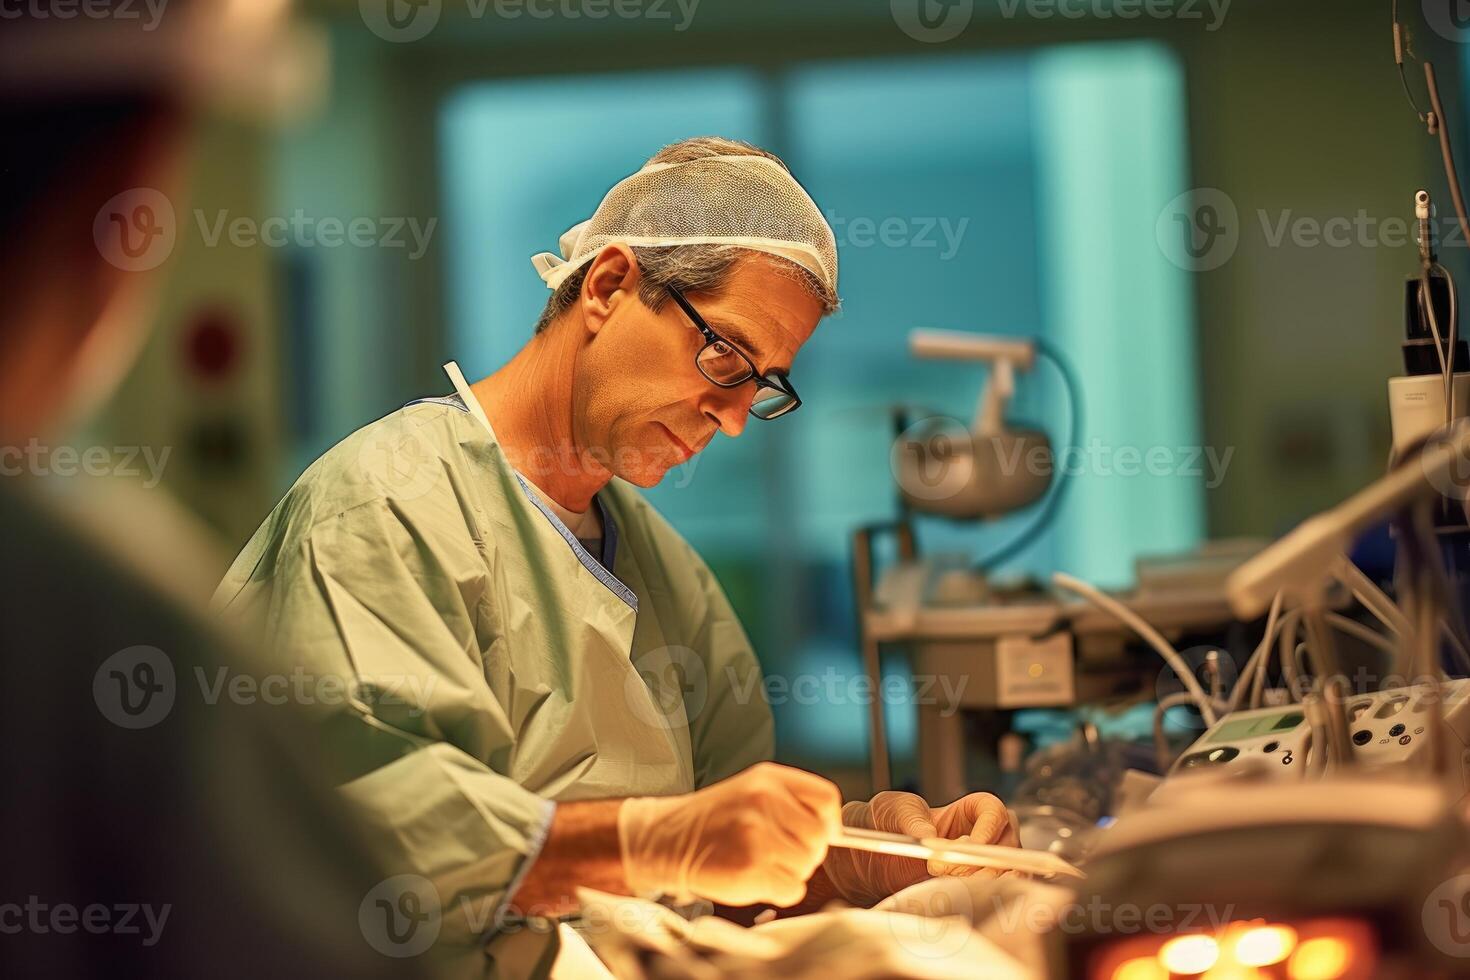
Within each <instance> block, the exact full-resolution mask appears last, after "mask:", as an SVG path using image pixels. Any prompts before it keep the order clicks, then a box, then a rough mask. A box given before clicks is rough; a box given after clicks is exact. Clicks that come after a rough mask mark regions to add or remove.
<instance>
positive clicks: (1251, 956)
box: [1235, 926, 1296, 966]
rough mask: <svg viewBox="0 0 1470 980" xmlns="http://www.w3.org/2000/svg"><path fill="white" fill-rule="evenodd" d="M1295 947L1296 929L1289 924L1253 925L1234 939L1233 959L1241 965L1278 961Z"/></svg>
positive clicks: (1266, 963)
mask: <svg viewBox="0 0 1470 980" xmlns="http://www.w3.org/2000/svg"><path fill="white" fill-rule="evenodd" d="M1295 948H1296V930H1295V929H1293V928H1292V927H1291V926H1255V927H1253V928H1250V929H1247V930H1246V931H1245V932H1243V933H1241V934H1240V937H1239V938H1238V939H1236V940H1235V961H1236V962H1237V963H1240V964H1241V965H1243V966H1270V965H1271V964H1272V963H1280V962H1281V961H1282V960H1284V959H1286V958H1287V957H1288V956H1290V955H1291V951H1292V950H1293V949H1295Z"/></svg>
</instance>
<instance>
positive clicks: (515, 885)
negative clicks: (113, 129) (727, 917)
mask: <svg viewBox="0 0 1470 980" xmlns="http://www.w3.org/2000/svg"><path fill="white" fill-rule="evenodd" d="M533 262H534V264H535V266H536V268H537V270H538V271H539V272H540V274H541V276H542V278H543V279H544V280H545V281H546V283H547V284H548V286H550V287H551V289H552V291H553V292H552V296H551V299H550V301H549V303H548V305H547V307H546V310H545V312H544V313H543V315H542V317H541V320H540V322H539V323H538V324H537V326H536V329H535V332H534V335H533V336H532V337H531V339H530V341H529V342H528V343H527V344H526V345H525V347H524V348H523V349H522V350H521V351H520V352H519V353H518V354H516V355H515V357H514V358H513V359H512V360H511V361H510V362H509V363H508V364H506V365H505V366H504V367H502V368H501V369H500V370H498V371H497V372H495V373H494V374H492V375H491V376H489V377H487V378H484V379H483V380H480V381H478V382H477V383H474V384H467V383H466V382H465V380H464V378H463V376H462V375H461V374H460V373H459V370H458V368H457V367H456V366H455V365H453V364H450V365H448V367H447V370H448V372H449V374H450V378H451V380H452V381H453V383H454V388H455V390H454V393H453V394H451V395H448V396H447V397H437V398H427V399H424V400H421V401H418V402H414V403H411V404H409V405H408V406H407V407H405V408H404V409H402V410H400V411H398V412H396V413H394V414H392V415H389V416H388V417H386V418H383V419H380V420H379V421H377V422H374V423H372V424H371V425H369V426H367V427H365V428H363V429H360V430H358V431H357V432H355V433H353V434H352V435H351V436H349V437H348V438H347V439H345V440H344V441H342V442H341V443H340V444H338V445H337V446H336V447H334V448H333V449H331V450H330V451H329V452H327V453H326V454H325V455H324V456H323V457H321V458H320V459H318V460H317V461H316V462H315V463H314V464H313V465H312V466H311V467H309V468H308V469H307V471H306V472H305V473H304V474H303V475H302V477H301V478H300V479H299V480H298V481H297V483H296V484H295V486H293V487H292V488H291V490H290V491H289V492H288V493H287V495H286V497H285V498H284V499H283V500H282V501H281V502H280V503H279V504H278V505H277V507H276V508H275V510H274V511H273V512H272V513H271V514H270V516H269V517H268V518H267V519H266V521H265V523H264V524H263V525H262V526H261V527H260V529H259V530H258V531H257V532H256V534H255V535H254V537H253V538H252V539H251V541H250V542H249V544H248V545H247V546H246V548H245V549H244V551H243V552H242V553H241V554H240V556H239V557H238V559H237V560H236V561H235V563H234V566H233V567H232V568H231V570H230V572H229V574H228V576H227V577H226V578H225V580H224V582H223V583H222V584H221V585H220V587H219V590H218V591H217V593H216V596H215V603H216V606H217V607H219V608H221V609H223V610H226V611H228V612H231V613H241V612H244V613H248V614H251V615H254V616H259V617H262V618H263V619H264V621H265V623H266V625H267V627H268V628H269V629H270V631H271V635H272V636H273V638H274V640H275V642H274V643H273V644H270V645H269V648H270V649H271V650H272V651H275V652H276V653H277V654H284V655H285V656H288V657H289V658H290V659H291V664H290V665H283V668H285V669H289V667H298V666H302V665H304V667H305V669H306V670H308V671H309V672H312V673H317V674H324V675H336V676H342V677H344V678H346V680H347V683H348V686H349V690H350V691H351V695H350V697H348V698H346V699H344V702H343V703H342V704H340V705H337V706H334V707H333V708H331V709H328V710H324V711H323V712H322V723H323V729H322V730H323V732H324V737H325V738H326V740H327V742H328V744H329V745H330V746H331V747H332V749H333V751H334V752H335V753H337V754H339V755H340V756H341V757H343V758H344V759H346V760H349V768H350V770H351V772H350V776H351V778H350V779H349V780H348V781H347V782H346V783H345V785H344V786H343V793H344V794H345V796H346V797H347V798H348V799H349V800H350V801H352V802H353V803H354V804H355V805H356V806H357V808H358V809H359V812H360V813H362V814H363V818H364V820H365V821H366V822H367V824H368V825H369V826H370V827H371V832H372V835H373V837H374V838H375V839H376V840H377V841H378V844H379V847H380V854H379V855H378V856H379V858H380V859H381V860H382V861H383V862H385V863H386V864H388V865H389V866H390V867H392V868H395V869H398V870H400V871H403V872H405V873H407V872H412V873H414V874H417V875H421V876H423V877H424V878H426V879H427V880H428V881H430V882H432V884H433V889H434V891H435V893H436V896H437V898H438V900H439V902H440V906H441V908H442V909H443V910H444V917H445V929H446V931H448V932H452V933H454V934H456V935H458V936H459V937H460V938H462V939H464V940H465V941H467V942H481V943H483V942H484V941H487V940H491V939H493V938H494V933H495V932H496V930H497V929H498V928H503V927H504V926H505V924H506V923H508V922H513V921H516V920H517V919H518V918H519V917H521V916H528V915H536V916H552V917H554V916H558V915H563V914H568V913H572V912H574V911H575V910H576V908H577V899H576V887H577V886H590V887H592V888H597V889H601V890H604V891H608V892H614V893H619V894H635V895H664V896H668V897H670V898H672V899H675V900H683V899H688V898H701V899H707V900H709V901H711V902H714V903H717V904H719V905H722V906H752V905H757V904H772V905H777V906H782V907H798V908H801V909H807V908H816V907H819V906H820V905H821V904H822V903H824V902H825V901H827V900H830V899H832V898H842V899H845V900H847V901H849V902H852V903H854V904H861V905H870V904H872V903H874V902H876V901H878V900H879V899H881V898H883V897H885V896H887V895H888V894H891V893H892V892H893V891H895V890H897V889H899V888H902V887H904V886H906V885H909V884H912V883H914V882H916V881H919V880H922V879H923V878H926V877H928V874H929V872H931V871H933V872H941V873H961V874H962V873H973V872H972V869H955V868H950V867H942V868H940V867H936V868H927V869H926V867H925V865H924V863H923V862H920V861H915V860H912V859H900V858H890V857H875V856H871V855H866V854H863V855H859V854H857V853H855V852H850V851H846V850H843V849H839V848H833V849H831V850H828V844H827V842H828V840H829V838H830V836H831V835H832V833H833V832H834V830H835V829H836V828H837V827H838V825H839V824H840V823H846V824H849V825H855V826H866V827H872V828H876V829H882V830H890V831H896V832H902V833H908V834H916V835H922V836H946V837H961V836H969V837H971V838H973V839H976V840H978V841H980V842H983V843H1008V844H1013V845H1014V844H1015V843H1016V838H1015V833H1014V830H1013V826H1012V823H1011V821H1010V820H1009V815H1008V813H1007V811H1006V809H1005V807H1004V806H1003V805H1002V804H1001V803H1000V801H998V800H997V799H996V798H995V797H993V796H990V795H988V794H983V793H977V794H972V795H970V796H967V797H965V798H963V799H961V800H959V801H956V802H954V803H951V804H949V805H948V806H944V807H937V808H931V807H929V806H928V804H927V803H925V802H924V801H923V800H921V799H920V798H918V797H917V796H913V795H911V794H905V793H882V794H879V795H878V796H877V797H876V798H875V799H874V800H872V801H871V802H868V803H863V802H850V803H848V804H846V806H845V807H844V806H843V805H842V803H841V800H840V798H839V794H838V791H837V789H836V787H835V786H833V785H832V784H831V783H830V782H828V781H827V780H825V779H822V778H820V777H818V776H815V775H812V774H810V773H807V772H803V771H800V770H797V769H792V768H789V767H785V766H779V765H775V764H773V763H771V762H769V761H767V760H769V759H770V758H771V756H772V754H773V750H774V746H773V736H772V723H771V715H770V710H769V706H768V705H767V704H766V702H765V701H764V699H763V698H762V697H761V695H760V693H759V692H760V691H762V690H763V688H762V685H761V684H760V683H759V671H760V666H759V663H758V662H757V660H756V657H755V655H754V653H753V652H752V650H751V646H750V643H749V641H748V640H747V638H746V635H745V632H744V631H743V629H742V628H741V625H740V623H739V621H738V620H737V619H736V616H735V613H734V611H733V610H732V608H731V606H730V603H729V602H728V601H727V600H726V598H725V595H724V593H723V592H722V591H721V588H720V585H719V583H718V582H716V581H715V578H714V576H713V575H712V574H711V573H710V570H709V568H708V567H707V566H706V565H705V563H704V562H703V561H702V560H701V559H700V557H699V555H697V554H696V553H695V552H694V550H693V549H692V548H691V547H690V546H689V544H688V543H687V542H685V541H684V539H683V538H681V537H680V536H679V534H678V533H677V532H676V531H675V530H674V529H673V528H672V527H671V526H670V525H669V524H668V523H667V522H666V521H664V520H663V519H662V518H661V517H660V516H659V515H658V514H657V513H656V512H655V511H654V510H653V509H652V508H651V507H650V506H649V505H648V503H647V502H645V500H644V499H643V497H642V496H641V495H640V494H639V493H638V491H637V490H636V489H635V488H636V487H651V486H653V485H655V484H657V483H658V482H659V481H660V480H661V479H662V478H663V477H664V475H665V473H666V472H667V471H668V470H669V469H670V468H671V467H673V466H676V465H678V464H680V463H682V462H684V461H686V460H688V459H689V458H690V457H692V456H694V455H695V454H697V453H699V452H701V451H702V450H704V449H705V447H706V446H707V445H708V444H709V443H710V441H711V440H712V439H713V438H714V437H715V435H716V434H717V433H724V434H725V435H726V436H730V437H734V436H738V435H740V433H741V432H742V431H743V430H744V428H745V426H746V424H747V423H748V422H749V421H750V419H751V418H752V417H754V418H755V419H757V420H759V421H760V424H779V421H778V420H779V418H780V417H781V416H783V415H786V414H789V413H790V412H793V411H795V410H796V409H797V408H798V407H799V406H800V404H801V401H800V398H799V396H798V395H797V393H796V388H795V386H794V384H793V380H792V377H793V362H794V361H795V359H796V355H797V352H798V351H799V350H800V349H801V346H802V344H804V343H805V342H806V341H807V340H808V339H809V338H810V337H811V336H812V332H813V331H814V330H815V329H816V327H817V323H818V321H820V320H821V318H822V317H823V315H825V314H827V313H830V312H832V311H833V310H834V309H835V308H836V307H837V302H838V300H837V293H836V286H837V255H836V246H835V241H834V238H833V235H832V231H831V229H830V228H829V227H828V224H827V222H826V220H825V219H824V218H823V216H822V213H821V211H820V210H819V209H818V207H817V205H816V204H815V203H814V202H813V201H812V199H811V198H810V197H809V196H808V195H807V194H806V192H805V191H804V190H803V189H802V187H801V185H800V184H798V183H797V181H796V180H795V179H794V178H793V177H792V176H791V174H790V173H789V172H788V170H787V168H786V166H785V165H784V164H783V163H782V162H781V161H780V160H779V159H778V158H776V157H775V156H774V155H772V154H770V153H767V152H765V151H763V150H760V149H757V148H755V147H752V146H749V145H747V144H744V143H739V142H735V141H731V140H726V139H719V138H708V137H707V138H698V139H692V140H687V141H684V142H681V143H677V144H674V145H673V146H670V147H668V148H666V149H664V150H663V151H662V152H660V153H658V154H657V155H656V156H654V157H653V158H652V159H651V160H649V161H648V163H647V164H646V165H645V166H644V167H643V168H642V169H641V170H639V171H638V172H637V173H635V174H633V175H632V176H630V177H627V178H626V179H624V180H622V181H620V182H619V183H617V184H616V185H615V186H614V187H613V188H612V189H611V190H610V191H609V192H608V194H607V196H606V197H605V198H604V199H603V201H602V203H601V205H600V206H599V207H598V208H597V210H596V212H595V213H594V215H593V216H592V218H591V219H589V220H588V221H586V222H584V223H582V224H580V225H578V226H576V227H575V228H573V229H571V230H570V231H569V232H567V233H566V235H564V236H563V237H562V239H561V249H560V254H555V255H553V254H550V253H546V254H542V255H538V256H536V257H535V259H534V260H533ZM470 909H478V910H480V911H479V913H478V914H466V910H470ZM490 955H491V957H492V958H493V957H494V946H493V945H492V946H491V947H490Z"/></svg>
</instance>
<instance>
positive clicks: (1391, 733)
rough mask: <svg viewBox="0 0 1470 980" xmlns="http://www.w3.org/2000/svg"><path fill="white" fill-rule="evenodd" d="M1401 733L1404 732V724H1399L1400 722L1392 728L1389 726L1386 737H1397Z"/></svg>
mask: <svg viewBox="0 0 1470 980" xmlns="http://www.w3.org/2000/svg"><path fill="white" fill-rule="evenodd" d="M1403 733H1404V726H1403V725H1401V724H1400V725H1394V726H1393V727H1392V728H1390V729H1389V730H1388V737H1389V738H1398V737H1399V736H1400V735H1402V734H1403Z"/></svg>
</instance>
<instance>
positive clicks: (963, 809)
mask: <svg viewBox="0 0 1470 980" xmlns="http://www.w3.org/2000/svg"><path fill="white" fill-rule="evenodd" d="M842 823H843V825H844V826H847V827H864V828H866V829H868V830H886V831H888V832H889V833H895V834H908V835H909V836H911V837H943V838H946V839H948V840H971V841H974V842H975V843H977V844H1005V845H1008V846H1010V847H1020V846H1021V839H1020V835H1019V833H1018V832H1017V829H1016V823H1015V817H1014V816H1013V815H1012V814H1011V812H1010V811H1009V810H1007V809H1006V806H1005V804H1004V803H1002V802H1001V801H1000V800H999V799H997V798H996V797H994V796H992V795H991V794H989V793H971V794H970V795H969V796H963V797H960V798H959V799H958V800H955V801H954V802H953V803H951V804H949V805H948V806H941V807H931V806H929V804H927V803H925V802H924V800H923V799H922V798H920V797H918V796H915V795H914V794H913V793H897V792H886V793H879V794H878V795H877V796H875V797H873V799H872V800H870V801H869V802H867V803H860V802H853V803H848V804H847V805H846V806H844V807H843V808H842ZM822 870H823V871H825V872H826V874H827V878H828V880H830V881H831V882H832V885H833V887H835V888H836V890H837V893H838V894H839V895H841V896H842V897H843V898H844V899H846V900H847V901H848V902H851V903H852V904H853V905H859V906H863V907H867V906H869V905H872V904H874V903H876V902H879V901H882V900H883V899H885V898H887V897H888V896H889V895H892V894H893V893H894V892H897V891H901V890H902V889H904V888H907V887H908V886H909V885H914V884H918V883H919V882H921V881H923V880H925V879H926V878H929V877H932V876H935V875H956V876H962V877H963V876H968V875H976V874H978V875H984V876H987V877H996V876H998V875H1000V874H1003V873H1004V872H1003V871H1000V870H998V869H995V868H976V867H972V866H970V865H963V864H949V863H947V862H944V861H929V862H927V863H926V862H924V861H920V860H919V859H918V858H903V857H892V856H891V855H887V854H871V853H869V852H867V851H854V850H851V849H850V848H846V847H834V848H832V850H830V851H829V852H827V860H826V861H824V862H823V863H822Z"/></svg>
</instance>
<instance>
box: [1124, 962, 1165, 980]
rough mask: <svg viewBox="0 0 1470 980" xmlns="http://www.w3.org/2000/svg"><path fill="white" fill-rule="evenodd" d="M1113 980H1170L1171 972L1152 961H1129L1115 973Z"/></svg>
mask: <svg viewBox="0 0 1470 980" xmlns="http://www.w3.org/2000/svg"><path fill="white" fill-rule="evenodd" d="M1113 980H1169V972H1168V971H1167V970H1165V969H1164V968H1163V967H1162V966H1159V964H1158V962H1157V961H1155V960H1152V959H1141V960H1129V961H1128V962H1127V963H1124V964H1123V965H1122V966H1120V967H1118V968H1117V969H1116V970H1114V971H1113Z"/></svg>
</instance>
